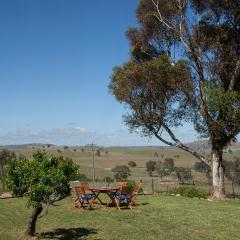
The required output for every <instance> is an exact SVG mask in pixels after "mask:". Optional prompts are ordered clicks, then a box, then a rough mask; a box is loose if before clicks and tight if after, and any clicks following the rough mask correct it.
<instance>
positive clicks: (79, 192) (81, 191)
mask: <svg viewBox="0 0 240 240" xmlns="http://www.w3.org/2000/svg"><path fill="white" fill-rule="evenodd" d="M75 192H76V195H77V196H84V195H86V194H85V189H84V187H82V186H76V187H75Z"/></svg>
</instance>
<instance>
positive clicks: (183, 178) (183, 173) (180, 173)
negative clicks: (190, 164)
mask: <svg viewBox="0 0 240 240" xmlns="http://www.w3.org/2000/svg"><path fill="white" fill-rule="evenodd" d="M175 172H176V174H177V178H178V181H179V182H180V183H181V184H189V183H190V182H191V181H192V171H191V168H184V167H175Z"/></svg>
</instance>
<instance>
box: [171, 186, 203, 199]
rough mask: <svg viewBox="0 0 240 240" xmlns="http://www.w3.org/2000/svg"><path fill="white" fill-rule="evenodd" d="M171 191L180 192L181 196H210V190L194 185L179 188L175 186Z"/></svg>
mask: <svg viewBox="0 0 240 240" xmlns="http://www.w3.org/2000/svg"><path fill="white" fill-rule="evenodd" d="M171 193H175V194H180V195H181V196H184V197H190V198H193V197H198V198H207V197H208V192H206V191H205V190H203V189H200V188H196V187H193V186H191V187H190V186H181V187H178V188H174V189H173V190H172V191H171Z"/></svg>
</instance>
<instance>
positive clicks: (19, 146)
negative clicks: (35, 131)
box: [0, 143, 55, 149]
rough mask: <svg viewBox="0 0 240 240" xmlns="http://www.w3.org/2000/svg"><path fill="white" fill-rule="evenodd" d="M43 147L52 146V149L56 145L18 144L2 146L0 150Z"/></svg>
mask: <svg viewBox="0 0 240 240" xmlns="http://www.w3.org/2000/svg"><path fill="white" fill-rule="evenodd" d="M33 146H34V147H39V148H40V147H42V146H50V147H53V146H55V145H54V144H48V143H47V144H43V143H27V144H19V145H18V144H16V145H3V146H0V149H4V148H6V149H16V148H18V149H24V148H28V147H33Z"/></svg>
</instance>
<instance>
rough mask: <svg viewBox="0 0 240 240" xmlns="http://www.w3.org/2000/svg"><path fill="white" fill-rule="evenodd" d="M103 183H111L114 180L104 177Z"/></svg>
mask: <svg viewBox="0 0 240 240" xmlns="http://www.w3.org/2000/svg"><path fill="white" fill-rule="evenodd" d="M103 181H104V182H107V183H113V182H114V180H113V179H112V178H111V177H105V178H103Z"/></svg>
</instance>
